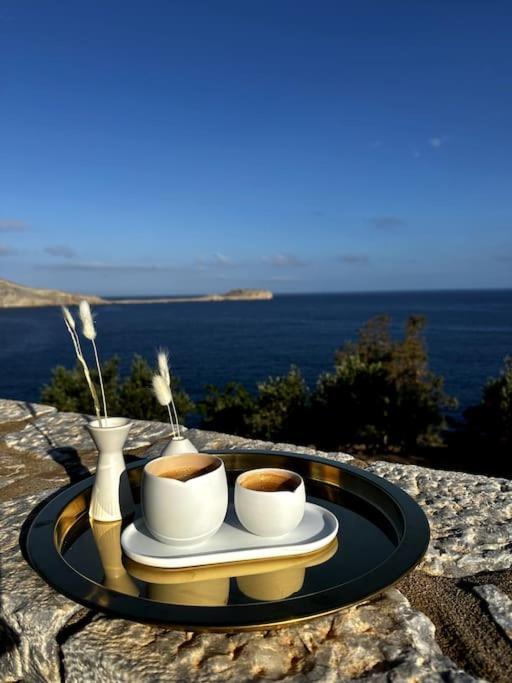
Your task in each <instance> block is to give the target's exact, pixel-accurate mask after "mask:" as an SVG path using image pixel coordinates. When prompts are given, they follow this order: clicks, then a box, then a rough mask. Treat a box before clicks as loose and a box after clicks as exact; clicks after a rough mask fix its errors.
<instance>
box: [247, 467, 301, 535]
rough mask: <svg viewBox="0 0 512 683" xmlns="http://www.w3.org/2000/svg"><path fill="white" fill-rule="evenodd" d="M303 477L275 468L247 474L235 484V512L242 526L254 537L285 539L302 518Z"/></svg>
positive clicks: (252, 471)
mask: <svg viewBox="0 0 512 683" xmlns="http://www.w3.org/2000/svg"><path fill="white" fill-rule="evenodd" d="M305 505H306V490H305V487H304V481H303V479H302V477H301V476H300V475H298V474H296V473H295V472H290V471H289V470H283V469H279V468H276V467H265V468H262V469H258V470H250V471H249V472H244V473H243V474H241V475H240V476H239V477H238V478H237V480H236V483H235V510H236V514H237V516H238V519H239V520H240V522H241V524H243V526H244V527H245V528H246V529H247V531H250V532H251V533H253V534H256V535H257V536H270V537H272V536H284V534H287V533H289V532H290V531H293V529H295V527H297V526H298V525H299V524H300V523H301V521H302V518H303V516H304V508H305Z"/></svg>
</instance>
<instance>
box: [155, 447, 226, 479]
mask: <svg viewBox="0 0 512 683" xmlns="http://www.w3.org/2000/svg"><path fill="white" fill-rule="evenodd" d="M219 466H220V463H219V461H218V459H217V458H214V457H212V456H209V455H202V454H200V453H193V454H192V453H191V454H185V455H170V456H164V457H163V458H157V459H156V460H154V461H153V462H152V463H150V465H149V466H148V467H147V468H146V470H147V472H149V474H153V475H154V476H156V477H161V478H162V479H174V480H176V481H189V480H190V479H197V478H198V477H201V476H203V475H205V474H208V473H209V472H213V471H214V470H216V469H217V468H218V467H219Z"/></svg>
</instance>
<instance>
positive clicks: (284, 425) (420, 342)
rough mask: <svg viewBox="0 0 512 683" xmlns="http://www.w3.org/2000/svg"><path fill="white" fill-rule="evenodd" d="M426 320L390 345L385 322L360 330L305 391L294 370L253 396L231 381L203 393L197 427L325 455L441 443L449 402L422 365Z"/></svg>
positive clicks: (411, 323)
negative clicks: (309, 446) (329, 369)
mask: <svg viewBox="0 0 512 683" xmlns="http://www.w3.org/2000/svg"><path fill="white" fill-rule="evenodd" d="M424 326H425V320H424V319H423V318H421V317H418V316H411V317H410V318H409V319H408V320H407V323H406V325H405V330H404V336H403V339H400V340H394V339H392V337H391V333H390V319H389V318H388V317H387V316H379V317H377V318H373V319H372V320H370V321H369V322H368V323H366V325H364V326H363V327H362V328H361V330H360V332H359V336H358V339H357V341H356V342H349V343H347V344H345V346H344V347H343V348H341V349H340V350H339V351H337V353H336V356H335V362H334V370H333V371H332V372H328V373H325V374H323V375H321V376H320V378H319V379H318V382H317V384H316V387H315V388H314V390H313V391H310V390H309V389H308V387H307V386H306V383H305V382H304V379H303V377H302V375H301V374H300V371H299V370H298V369H297V368H295V367H292V368H291V369H290V371H289V372H288V374H287V375H285V376H283V377H273V378H269V379H268V380H266V381H265V382H263V383H261V384H259V385H258V387H257V393H256V394H255V395H252V394H250V393H249V392H248V391H247V389H245V388H244V387H243V386H241V385H239V384H235V383H231V384H229V385H227V386H226V388H225V389H224V390H220V389H218V388H217V387H211V386H210V387H208V388H207V395H206V397H205V399H204V400H203V401H202V402H201V403H200V404H199V410H200V412H201V414H202V416H203V422H202V425H203V426H204V427H205V428H208V429H215V430H218V431H229V432H230V433H234V434H241V435H244V436H248V437H254V438H262V439H271V440H274V441H276V440H278V441H289V442H293V443H305V444H308V443H311V444H315V445H316V446H317V447H319V448H324V449H341V450H342V449H344V448H350V449H365V450H369V451H389V450H397V451H400V450H405V449H407V450H411V449H416V448H418V447H420V446H423V445H433V444H436V443H438V442H439V440H440V431H441V429H442V427H443V425H444V421H443V412H442V411H443V409H444V408H445V407H448V406H452V405H453V404H454V402H453V399H450V398H449V397H448V396H447V395H446V394H445V393H444V391H443V379H442V377H439V376H437V375H435V374H434V373H432V372H431V371H430V370H429V367H428V355H427V350H426V346H425V342H424V339H423V334H422V333H423V329H424Z"/></svg>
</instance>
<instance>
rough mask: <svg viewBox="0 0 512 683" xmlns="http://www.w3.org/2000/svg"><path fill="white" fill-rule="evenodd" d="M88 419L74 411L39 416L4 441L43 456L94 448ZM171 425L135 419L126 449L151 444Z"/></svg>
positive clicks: (20, 450) (8, 435)
mask: <svg viewBox="0 0 512 683" xmlns="http://www.w3.org/2000/svg"><path fill="white" fill-rule="evenodd" d="M87 422H88V419H87V418H86V417H85V416H84V415H75V414H74V413H56V414H53V415H48V416H45V417H42V418H41V419H38V420H36V421H34V422H32V423H30V424H27V425H25V427H24V428H23V429H22V430H21V431H19V432H13V433H10V434H6V435H5V436H4V438H3V442H4V443H5V445H6V446H8V447H9V448H10V449H12V450H15V451H18V452H20V453H26V452H27V451H29V452H30V453H32V454H34V455H38V456H40V457H41V458H49V457H52V454H53V451H60V450H64V451H69V450H70V449H75V450H76V451H92V450H94V448H95V446H94V443H93V440H92V439H91V437H90V436H89V432H88V431H87V430H86V429H85V428H84V427H85V425H86V424H87ZM171 431H172V430H171V427H170V425H169V424H164V423H162V422H145V421H143V420H134V421H133V426H132V428H131V430H130V434H129V437H128V441H127V442H126V450H128V451H129V450H134V449H136V448H142V447H143V446H149V445H151V444H152V443H153V442H154V441H156V440H157V439H161V438H163V437H166V436H170V434H171Z"/></svg>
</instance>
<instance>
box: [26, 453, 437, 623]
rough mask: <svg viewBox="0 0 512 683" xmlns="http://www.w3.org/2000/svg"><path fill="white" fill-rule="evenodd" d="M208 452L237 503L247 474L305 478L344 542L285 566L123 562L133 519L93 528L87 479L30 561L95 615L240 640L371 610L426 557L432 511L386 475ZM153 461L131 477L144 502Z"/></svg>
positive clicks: (42, 527) (45, 527)
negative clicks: (124, 539) (372, 601)
mask: <svg viewBox="0 0 512 683" xmlns="http://www.w3.org/2000/svg"><path fill="white" fill-rule="evenodd" d="M208 452H210V453H216V454H217V455H219V456H220V457H221V458H222V459H223V461H224V463H225V465H226V470H227V474H228V480H229V483H230V489H231V493H232V486H233V483H234V480H235V478H236V477H237V475H238V474H239V473H240V472H242V471H246V470H248V469H252V468H256V467H282V468H286V469H291V470H293V471H295V472H298V473H299V474H301V475H302V476H303V477H304V480H305V484H306V491H307V496H308V500H310V501H312V502H315V503H318V504H319V505H323V506H324V507H326V508H328V509H329V510H331V512H333V513H334V514H335V515H336V516H337V517H338V520H339V523H340V530H339V533H338V538H337V540H336V541H334V542H333V543H332V544H331V545H330V546H329V547H328V548H325V549H324V550H322V551H319V552H318V553H315V554H313V555H306V556H302V557H299V558H288V559H287V560H283V559H281V560H279V561H276V560H272V561H259V562H252V563H248V562H244V563H235V564H231V565H212V566H210V567H207V568H204V569H198V568H196V569H192V568H190V569H187V570H158V569H156V570H155V569H150V568H147V567H143V566H142V565H137V564H136V563H134V562H132V561H130V560H128V559H127V558H125V557H123V556H122V551H121V548H120V542H119V539H120V534H121V531H122V528H124V525H126V523H127V522H128V521H129V520H125V521H124V522H123V523H121V522H119V523H113V524H105V523H97V522H95V523H93V524H92V525H91V524H90V522H89V518H88V505H89V498H90V493H91V488H92V484H93V480H94V478H93V477H89V478H88V479H85V480H84V481H82V482H79V483H78V484H75V485H73V486H69V487H68V488H66V489H65V490H63V491H62V492H61V493H59V494H58V495H57V496H55V497H54V498H53V499H52V500H50V501H49V502H48V503H47V504H46V505H44V507H42V508H41V509H40V510H39V511H38V512H37V514H36V515H35V516H34V518H33V519H32V520H31V522H30V525H29V528H28V531H27V533H26V534H25V539H24V546H25V547H24V551H25V556H26V557H27V559H28V561H29V562H30V564H31V565H32V567H33V568H34V569H35V570H36V571H37V572H38V573H39V574H40V575H41V576H42V577H43V578H44V579H45V580H46V581H47V582H48V583H49V584H50V585H51V586H53V587H54V588H55V589H56V590H57V591H59V592H60V593H62V594H64V595H66V596H67V597H69V598H71V599H73V600H76V601H77V602H79V603H81V604H83V605H86V606H87V607H90V608H93V609H97V610H101V611H104V612H108V613H110V614H113V615H116V616H120V617H123V618H127V619H134V620H137V621H144V622H156V623H164V624H171V625H173V626H174V627H176V628H180V629H187V630H192V631H234V630H251V629H260V628H261V629H267V628H273V627H278V626H284V625H287V624H290V623H294V622H298V621H302V620H306V619H310V618H313V617H316V616H320V615H325V614H329V613H332V612H335V611H337V610H339V609H343V608H345V607H348V606H350V605H353V604H355V603H358V602H361V601H362V600H365V599H367V598H368V597H369V596H371V595H375V594H377V593H380V592H381V591H383V590H385V589H386V588H388V587H390V586H392V585H393V584H394V583H396V582H397V581H398V580H399V579H400V578H401V577H402V576H404V574H406V573H407V572H409V571H410V570H411V569H412V568H413V567H414V566H415V565H416V564H417V563H418V562H419V561H420V560H421V558H422V557H423V555H424V554H425V552H426V549H427V546H428V542H429V526H428V522H427V519H426V517H425V515H424V513H423V511H422V510H421V508H420V507H419V506H418V505H417V503H415V502H414V501H413V500H412V499H411V498H410V497H409V496H408V495H407V494H406V493H404V492H403V491H402V490H401V489H399V488H397V487H396V486H394V485H393V484H390V483H389V482H387V481H385V480H384V479H381V478H380V477H377V476H375V475H373V474H370V473H368V472H365V471H364V470H360V469H358V468H356V467H353V466H351V465H346V464H342V463H338V462H335V461H333V460H326V459H323V458H317V457H311V456H302V455H296V454H292V453H276V452H274V451H272V452H264V451H228V452H222V451H220V452H219V451H208ZM146 462H147V461H146V460H141V461H138V462H135V463H132V464H130V465H128V468H127V469H128V474H129V478H130V483H131V486H132V490H133V493H134V497H135V500H136V502H137V504H138V502H139V494H140V479H141V474H142V468H143V466H144V464H145V463H146ZM136 514H140V510H139V508H137V511H136Z"/></svg>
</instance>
